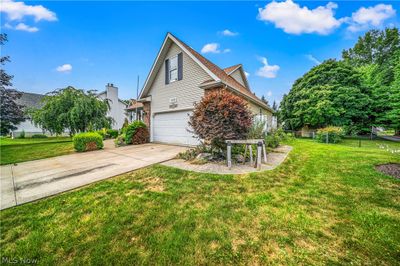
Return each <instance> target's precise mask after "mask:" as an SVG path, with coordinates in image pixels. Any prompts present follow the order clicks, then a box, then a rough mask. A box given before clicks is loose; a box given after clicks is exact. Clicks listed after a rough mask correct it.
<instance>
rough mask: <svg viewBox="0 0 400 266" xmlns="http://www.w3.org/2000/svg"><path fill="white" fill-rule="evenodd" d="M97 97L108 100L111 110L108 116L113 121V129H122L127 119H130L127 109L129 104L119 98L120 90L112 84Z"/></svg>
mask: <svg viewBox="0 0 400 266" xmlns="http://www.w3.org/2000/svg"><path fill="white" fill-rule="evenodd" d="M97 97H98V98H99V99H101V100H105V99H107V100H108V102H109V105H110V110H109V111H108V113H107V116H109V117H111V118H112V119H113V124H112V126H111V127H112V128H113V129H120V128H122V125H123V124H124V121H125V118H127V119H129V117H128V113H127V111H126V109H127V108H128V103H127V102H125V101H123V100H121V99H119V98H118V88H117V87H115V86H114V84H112V83H108V84H107V85H106V90H105V91H103V92H100V93H99V94H98V95H97Z"/></svg>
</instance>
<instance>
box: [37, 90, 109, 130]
mask: <svg viewBox="0 0 400 266" xmlns="http://www.w3.org/2000/svg"><path fill="white" fill-rule="evenodd" d="M43 102H44V105H43V107H42V108H40V109H34V110H30V114H31V116H32V120H33V122H34V123H35V124H36V125H39V126H40V127H42V128H43V129H45V130H48V131H50V132H51V133H56V134H61V133H62V132H63V131H65V130H67V131H69V132H70V134H71V135H72V134H75V133H77V132H85V131H89V130H97V129H101V128H104V127H109V126H110V123H111V118H109V117H107V111H108V110H109V105H108V102H106V101H101V100H99V99H98V98H97V97H96V95H95V93H94V92H93V91H89V92H87V93H86V92H84V91H83V90H78V89H75V88H73V87H67V88H65V89H60V90H56V91H53V92H52V93H50V94H48V95H46V97H45V98H44V100H43Z"/></svg>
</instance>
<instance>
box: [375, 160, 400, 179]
mask: <svg viewBox="0 0 400 266" xmlns="http://www.w3.org/2000/svg"><path fill="white" fill-rule="evenodd" d="M376 170H378V171H380V172H382V173H384V174H387V175H390V176H393V177H396V178H399V179H400V164H399V163H387V164H381V165H377V166H376Z"/></svg>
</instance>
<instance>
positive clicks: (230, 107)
mask: <svg viewBox="0 0 400 266" xmlns="http://www.w3.org/2000/svg"><path fill="white" fill-rule="evenodd" d="M252 120H253V119H252V114H251V112H250V110H249V109H248V107H247V102H245V101H244V100H243V99H242V98H240V97H239V96H236V95H234V94H232V93H231V92H228V91H227V90H218V91H213V92H210V93H208V94H207V95H206V96H204V97H203V98H202V99H201V101H200V102H199V103H197V104H195V108H194V111H193V114H192V115H191V116H190V119H189V125H190V126H191V127H192V129H193V133H195V134H196V135H197V136H198V137H199V138H200V139H203V140H204V142H205V143H206V144H211V145H212V146H213V147H217V148H220V149H223V150H225V149H226V144H225V140H227V139H243V138H246V137H247V133H248V131H249V129H250V127H251V124H252Z"/></svg>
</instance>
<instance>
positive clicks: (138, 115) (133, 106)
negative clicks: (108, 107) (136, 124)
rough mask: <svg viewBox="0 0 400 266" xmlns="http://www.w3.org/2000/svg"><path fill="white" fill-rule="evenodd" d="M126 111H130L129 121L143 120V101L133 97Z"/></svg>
mask: <svg viewBox="0 0 400 266" xmlns="http://www.w3.org/2000/svg"><path fill="white" fill-rule="evenodd" d="M126 111H127V113H128V120H129V122H132V121H135V120H140V121H143V103H141V102H138V101H137V100H135V99H131V101H130V103H129V106H128V108H127V109H126Z"/></svg>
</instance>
